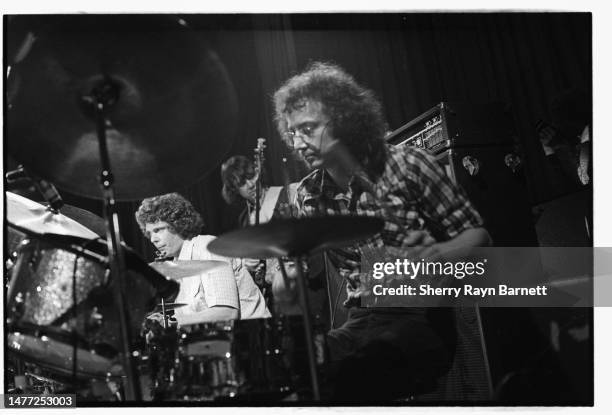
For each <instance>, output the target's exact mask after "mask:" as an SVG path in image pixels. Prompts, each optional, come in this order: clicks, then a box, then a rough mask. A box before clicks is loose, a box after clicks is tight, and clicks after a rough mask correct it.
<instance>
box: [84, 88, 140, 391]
mask: <svg viewBox="0 0 612 415" xmlns="http://www.w3.org/2000/svg"><path fill="white" fill-rule="evenodd" d="M81 99H82V103H83V106H84V110H85V111H86V112H87V113H89V112H90V111H92V110H93V116H94V119H95V122H96V131H97V135H98V145H99V151H100V164H101V174H100V185H101V188H102V193H103V196H104V220H105V222H106V246H107V248H108V257H109V263H110V267H111V276H112V278H115V279H116V280H115V281H116V283H115V284H114V291H115V292H114V295H115V299H116V301H117V306H118V309H119V320H120V321H119V323H120V324H119V326H120V328H121V338H122V349H123V350H122V351H123V363H124V367H125V369H126V372H127V373H126V374H127V381H128V382H127V385H126V393H125V399H126V400H133V401H141V400H142V399H141V393H140V384H139V382H138V376H137V373H136V365H135V364H134V360H133V356H132V351H131V345H132V341H131V340H132V338H131V333H130V324H129V321H130V318H129V312H128V309H127V303H126V300H125V292H126V287H125V286H126V279H127V273H126V267H125V255H124V251H123V247H122V246H121V234H120V231H119V218H118V215H117V212H116V206H115V192H114V190H113V183H114V178H113V174H112V171H111V165H110V159H109V154H108V147H107V137H106V125H107V119H106V114H107V113H108V111H109V110H110V109H111V108H112V106H113V105H114V104H116V102H117V100H118V99H119V86H118V85H117V84H116V83H114V82H113V81H112V80H111V79H110V78H108V77H105V78H104V79H103V80H101V81H100V82H98V83H97V85H95V86H94V88H93V89H92V91H91V95H88V96H83V97H81ZM88 115H90V114H88Z"/></svg>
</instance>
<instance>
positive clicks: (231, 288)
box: [136, 193, 270, 325]
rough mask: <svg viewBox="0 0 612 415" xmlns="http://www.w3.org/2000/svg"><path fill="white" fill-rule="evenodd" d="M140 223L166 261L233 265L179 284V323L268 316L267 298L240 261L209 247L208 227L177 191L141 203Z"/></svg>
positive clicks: (212, 237)
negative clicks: (184, 304) (182, 304)
mask: <svg viewBox="0 0 612 415" xmlns="http://www.w3.org/2000/svg"><path fill="white" fill-rule="evenodd" d="M136 220H137V222H138V225H139V226H140V229H141V230H142V232H143V233H144V234H145V236H146V237H147V238H148V239H149V240H150V241H151V243H152V244H153V245H154V246H155V248H156V249H157V250H158V251H159V252H160V253H161V255H162V256H163V257H169V258H173V259H176V260H223V261H226V262H227V263H228V266H227V267H225V268H223V269H219V270H215V271H213V272H207V273H204V274H201V275H197V276H193V277H187V278H182V279H180V280H179V283H180V290H179V293H178V295H177V297H176V299H175V301H176V302H178V303H186V304H187V306H186V307H182V308H178V309H176V310H175V317H176V319H177V322H178V324H179V325H187V324H196V323H200V322H205V321H219V320H233V319H252V318H267V317H270V313H269V311H268V309H267V308H266V305H265V302H264V299H263V296H262V294H261V292H260V291H259V289H258V288H257V286H256V285H255V283H254V282H253V279H252V278H251V276H250V275H249V273H248V272H247V270H246V269H245V268H244V267H243V266H242V262H241V261H240V260H234V259H229V258H224V257H220V256H218V255H215V254H213V253H211V252H210V251H209V250H208V249H207V246H208V244H209V243H210V242H211V241H212V240H213V239H215V237H214V236H212V235H198V233H199V231H200V229H201V228H202V227H203V225H204V223H203V221H202V217H201V216H200V214H199V213H198V212H197V211H196V210H195V208H194V207H193V205H192V204H191V203H190V202H189V201H188V200H187V199H185V198H184V197H182V196H181V195H179V194H178V193H169V194H165V195H161V196H155V197H151V198H148V199H145V200H143V201H142V203H141V205H140V207H139V208H138V210H137V212H136Z"/></svg>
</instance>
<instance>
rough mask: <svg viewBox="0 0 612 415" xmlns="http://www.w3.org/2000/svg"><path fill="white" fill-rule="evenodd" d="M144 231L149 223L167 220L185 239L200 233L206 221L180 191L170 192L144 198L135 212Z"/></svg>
mask: <svg viewBox="0 0 612 415" xmlns="http://www.w3.org/2000/svg"><path fill="white" fill-rule="evenodd" d="M135 216H136V221H137V222H138V226H140V230H141V231H142V233H144V234H145V235H146V230H145V228H146V226H147V224H148V223H149V224H150V223H157V222H166V223H168V225H170V228H171V231H172V232H174V233H176V234H178V235H179V236H180V237H181V238H183V239H191V238H193V237H195V236H197V235H199V234H200V232H201V230H202V227H203V226H204V221H203V220H202V216H200V214H199V213H198V212H197V211H196V210H195V208H194V207H193V205H192V204H191V202H189V201H188V200H187V199H185V198H184V197H183V196H181V195H180V194H178V193H168V194H165V195H160V196H153V197H150V198H147V199H144V200H143V201H142V203H141V204H140V207H139V208H138V210H137V211H136V213H135Z"/></svg>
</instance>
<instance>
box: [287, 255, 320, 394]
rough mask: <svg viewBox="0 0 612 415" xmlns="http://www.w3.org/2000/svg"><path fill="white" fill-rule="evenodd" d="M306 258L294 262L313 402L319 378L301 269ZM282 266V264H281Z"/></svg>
mask: <svg viewBox="0 0 612 415" xmlns="http://www.w3.org/2000/svg"><path fill="white" fill-rule="evenodd" d="M306 259H307V256H306V255H304V256H296V257H295V258H294V260H295V261H296V263H295V265H296V268H297V271H298V278H297V280H298V295H299V300H300V305H301V307H302V318H303V320H304V334H305V336H306V350H307V352H308V369H309V371H310V382H311V386H312V397H313V399H314V400H315V401H318V400H320V399H321V393H320V391H319V377H318V374H317V363H316V357H315V346H314V337H313V335H312V322H311V321H310V305H309V303H308V291H307V290H308V288H307V286H306V273H305V272H304V269H303V267H302V263H303V261H305V260H306ZM281 266H282V264H281Z"/></svg>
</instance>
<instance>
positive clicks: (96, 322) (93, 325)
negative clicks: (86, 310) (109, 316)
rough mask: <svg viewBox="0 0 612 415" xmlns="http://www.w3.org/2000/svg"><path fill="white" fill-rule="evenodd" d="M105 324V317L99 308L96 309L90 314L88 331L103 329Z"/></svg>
mask: <svg viewBox="0 0 612 415" xmlns="http://www.w3.org/2000/svg"><path fill="white" fill-rule="evenodd" d="M103 323H104V316H103V315H102V314H100V313H99V312H98V307H94V308H93V309H92V310H91V313H90V314H89V318H88V319H87V326H86V330H87V331H90V330H91V331H93V330H97V329H98V328H100V327H102V324H103Z"/></svg>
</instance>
